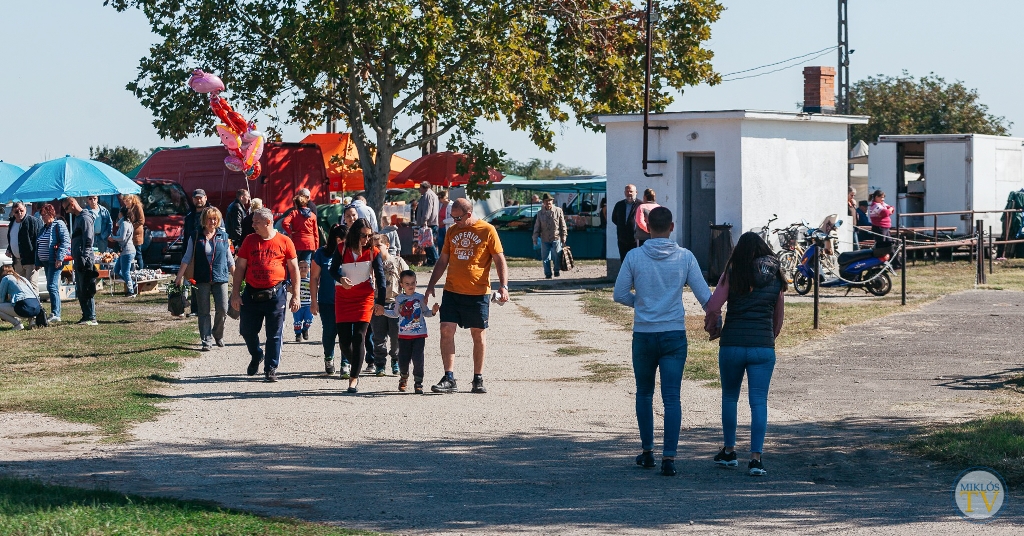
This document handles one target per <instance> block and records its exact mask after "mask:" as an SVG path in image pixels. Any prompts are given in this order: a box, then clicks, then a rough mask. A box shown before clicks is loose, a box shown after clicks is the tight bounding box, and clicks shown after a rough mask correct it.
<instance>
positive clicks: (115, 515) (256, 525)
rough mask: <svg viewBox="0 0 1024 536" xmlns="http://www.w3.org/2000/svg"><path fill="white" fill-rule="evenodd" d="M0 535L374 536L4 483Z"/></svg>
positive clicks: (204, 507) (185, 505)
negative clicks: (202, 535) (207, 535)
mask: <svg viewBox="0 0 1024 536" xmlns="http://www.w3.org/2000/svg"><path fill="white" fill-rule="evenodd" d="M0 534H11V535H22V534H25V535H28V534H96V535H100V534H165V535H192V534H217V535H221V536H235V535H239V536H241V535H251V534H260V535H266V536H272V535H282V536H284V535H299V536H341V535H353V534H374V533H369V532H361V531H352V530H346V529H340V528H336V527H329V526H326V525H317V524H313V523H306V522H301V521H293V520H288V519H278V518H264V517H259V516H256V515H253V514H250V513H246V512H241V511H237V510H229V509H225V508H220V507H218V506H216V505H213V504H210V503H205V502H198V501H179V500H175V499H160V498H149V497H140V496H135V495H124V494H120V493H115V492H111V491H92V490H84V489H79V488H71V487H65V486H52V485H45V484H40V483H38V482H33V481H29V480H20V479H10V478H0Z"/></svg>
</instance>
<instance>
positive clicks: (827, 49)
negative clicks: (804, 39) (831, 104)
mask: <svg viewBox="0 0 1024 536" xmlns="http://www.w3.org/2000/svg"><path fill="white" fill-rule="evenodd" d="M836 48H838V46H837V45H832V46H830V47H828V48H823V49H821V50H815V51H814V52H808V53H807V54H802V55H800V56H796V57H795V58H789V59H788V60H782V61H777V62H775V63H769V64H767V65H761V66H759V67H753V68H750V69H744V70H742V71H736V72H732V73H725V74H723V75H722V78H725V77H728V76H732V75H734V74H743V73H749V72H750V71H757V70H760V69H764V68H765V67H774V66H776V65H781V64H783V63H789V62H791V61H793V60H798V59H800V58H806V57H807V56H810V55H813V54H818V53H819V52H825V51H832V50H835V49H836Z"/></svg>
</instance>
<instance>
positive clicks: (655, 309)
mask: <svg viewBox="0 0 1024 536" xmlns="http://www.w3.org/2000/svg"><path fill="white" fill-rule="evenodd" d="M648 223H649V228H650V231H651V238H650V239H648V240H646V241H645V243H644V245H643V246H640V247H639V248H636V249H633V250H630V252H629V253H627V254H626V259H625V260H624V261H623V262H622V267H621V268H620V269H619V275H618V277H617V278H616V279H615V291H614V293H613V297H614V299H615V301H616V302H618V303H621V304H623V305H625V306H627V307H632V308H633V310H634V312H633V375H634V377H635V378H636V420H637V426H638V427H639V429H640V446H641V448H642V449H643V452H641V453H640V455H639V456H637V457H636V464H637V465H640V466H642V467H644V468H650V467H654V465H655V463H654V454H653V450H654V407H653V400H654V385H655V376H656V375H657V374H658V372H659V371H660V372H661V399H662V402H663V403H664V406H665V431H664V433H665V443H664V450H663V451H662V461H661V474H663V475H665V476H675V474H676V466H675V458H676V449H677V447H678V445H679V428H680V425H681V423H682V409H681V406H680V401H679V391H680V388H681V386H682V383H683V366H684V365H686V346H687V343H686V312H685V311H684V310H683V286H684V285H689V286H690V290H692V291H693V295H694V296H695V297H696V298H697V301H698V302H700V304H701V306H702V307H703V306H704V305H706V304H707V302H708V299H709V298H711V290H710V289H709V288H708V284H707V282H705V281H704V275H703V274H702V273H701V269H700V265H698V264H697V259H696V258H695V257H694V256H693V253H691V252H690V251H689V250H688V249H684V248H682V247H680V246H679V245H678V244H676V243H675V241H673V240H670V239H669V235H671V234H672V230H673V229H674V228H675V224H673V223H672V212H671V211H670V210H669V209H667V208H665V207H655V208H654V209H653V210H651V212H650V215H649V218H648Z"/></svg>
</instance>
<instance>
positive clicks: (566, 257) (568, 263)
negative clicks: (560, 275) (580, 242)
mask: <svg viewBox="0 0 1024 536" xmlns="http://www.w3.org/2000/svg"><path fill="white" fill-rule="evenodd" d="M559 263H560V264H561V269H562V271H563V272H567V271H569V270H572V269H573V267H574V266H575V265H576V263H575V262H574V261H573V259H572V250H571V249H569V246H562V255H561V259H559Z"/></svg>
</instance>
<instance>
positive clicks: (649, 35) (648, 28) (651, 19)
mask: <svg viewBox="0 0 1024 536" xmlns="http://www.w3.org/2000/svg"><path fill="white" fill-rule="evenodd" d="M656 22H658V8H657V6H655V5H654V0H647V10H646V11H645V12H644V33H645V34H646V35H645V36H644V39H645V45H646V50H647V57H646V58H645V60H644V65H645V70H644V158H643V167H644V176H645V177H660V176H661V175H662V174H661V173H648V172H647V164H665V163H667V162H668V161H667V160H651V159H650V157H649V153H648V148H649V145H648V134H649V133H650V131H651V130H668V127H666V126H656V127H652V126H651V125H650V121H649V119H650V115H651V63H652V61H653V58H652V57H651V47H652V43H653V42H654V23H656Z"/></svg>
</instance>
